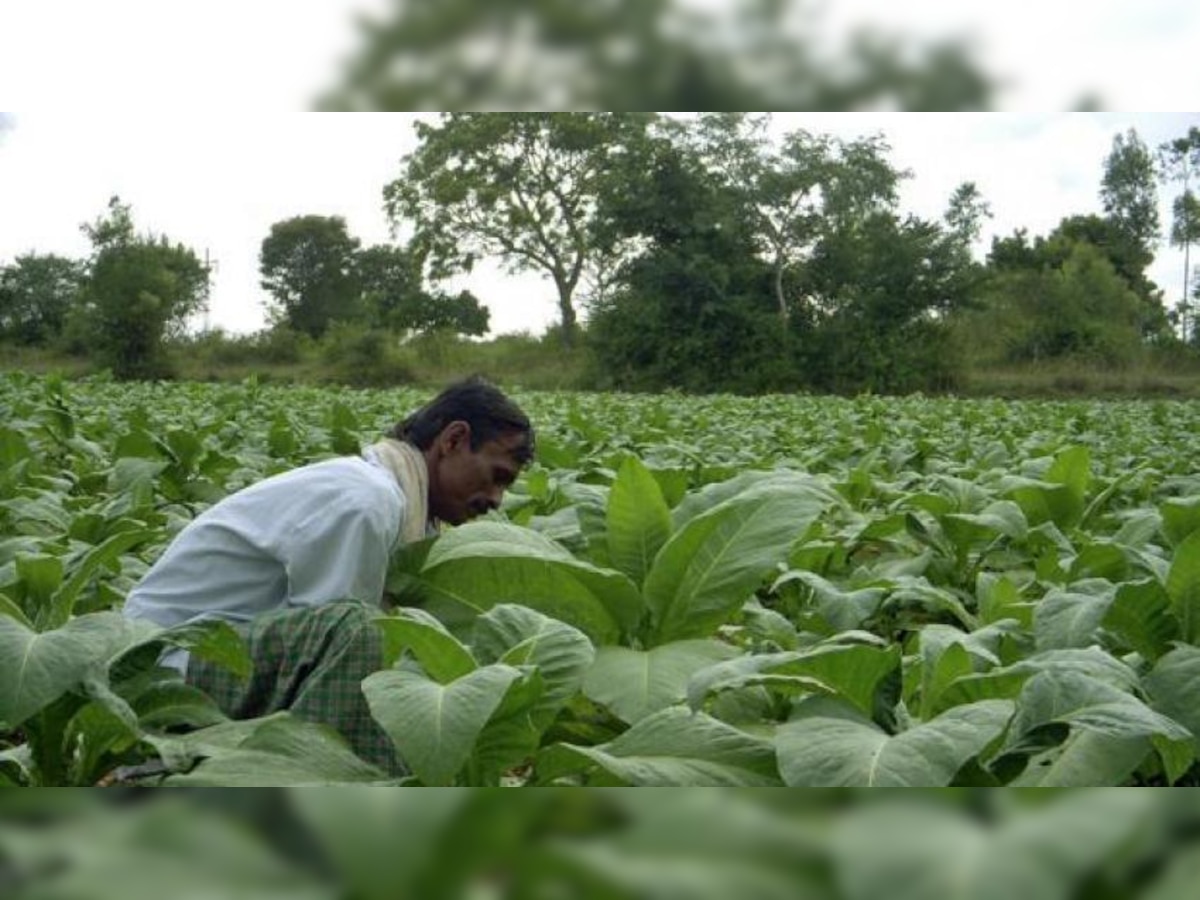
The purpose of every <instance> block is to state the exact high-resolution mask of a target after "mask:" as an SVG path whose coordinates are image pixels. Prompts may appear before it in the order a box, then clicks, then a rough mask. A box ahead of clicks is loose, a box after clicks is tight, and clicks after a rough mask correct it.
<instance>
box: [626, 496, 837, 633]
mask: <svg viewBox="0 0 1200 900" xmlns="http://www.w3.org/2000/svg"><path fill="white" fill-rule="evenodd" d="M828 503H829V502H828V499H827V498H826V497H825V496H824V494H823V493H821V492H818V491H815V490H813V489H812V488H811V486H810V484H809V483H808V482H807V481H797V482H789V481H784V480H778V481H771V482H767V483H766V484H760V485H758V486H757V487H755V488H752V489H750V490H748V491H745V492H743V493H741V494H738V495H735V496H734V497H732V498H731V499H729V500H726V501H725V502H724V503H721V504H718V505H717V506H715V507H713V508H712V509H710V510H708V511H707V512H704V513H702V514H700V515H698V516H696V517H695V518H693V519H691V520H690V521H689V522H688V523H687V524H686V525H684V526H683V527H682V528H681V529H680V530H679V531H678V532H676V533H675V534H674V535H673V536H672V537H671V539H670V540H669V541H668V542H667V543H666V544H665V545H664V546H663V548H662V550H661V551H660V552H659V555H658V558H657V559H655V561H654V567H653V568H652V569H651V570H650V573H649V574H648V575H647V576H646V585H645V596H646V604H647V606H648V607H649V609H650V613H651V617H652V620H653V632H652V643H654V644H663V643H666V642H668V641H673V640H679V639H681V638H691V637H707V636H709V635H710V634H712V633H713V632H714V631H715V630H716V628H717V627H718V626H719V625H721V624H722V623H723V622H725V621H726V620H727V619H728V618H729V616H730V615H731V614H732V613H733V612H734V611H735V610H737V609H738V608H739V607H740V606H741V605H742V604H743V603H744V602H745V600H746V598H747V597H748V596H749V595H750V594H751V593H752V592H753V591H754V589H755V588H756V587H758V585H759V584H760V583H761V582H762V580H763V578H764V577H766V575H767V574H768V573H769V572H770V571H771V569H772V568H773V567H774V566H775V565H777V564H778V563H780V562H782V561H784V560H786V558H787V551H788V548H789V547H791V545H792V543H793V542H794V541H795V540H796V539H797V538H798V537H799V536H800V535H801V534H803V533H804V531H805V530H806V529H807V528H808V526H809V525H810V524H811V523H812V522H813V520H814V519H816V517H817V516H818V515H820V514H821V512H822V511H823V510H824V509H826V508H827V506H828Z"/></svg>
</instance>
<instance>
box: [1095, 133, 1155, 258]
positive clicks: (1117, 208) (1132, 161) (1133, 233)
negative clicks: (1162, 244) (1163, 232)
mask: <svg viewBox="0 0 1200 900" xmlns="http://www.w3.org/2000/svg"><path fill="white" fill-rule="evenodd" d="M1157 175H1158V173H1157V171H1156V169H1155V164H1154V155H1153V154H1152V153H1151V152H1150V149H1149V148H1148V147H1147V146H1146V145H1145V144H1144V143H1143V142H1142V140H1141V138H1140V137H1138V133H1137V131H1136V130H1135V129H1133V128H1130V129H1129V131H1127V132H1126V133H1125V134H1123V135H1122V134H1117V135H1115V136H1114V137H1113V142H1112V151H1111V152H1110V153H1109V154H1108V157H1107V159H1105V161H1104V176H1103V178H1102V179H1101V182H1100V201H1101V203H1103V204H1104V212H1105V215H1106V216H1107V217H1108V220H1109V221H1110V222H1112V223H1113V225H1114V226H1115V228H1116V230H1117V232H1118V233H1119V234H1121V235H1122V236H1123V237H1124V238H1125V240H1126V241H1127V242H1128V243H1129V244H1130V245H1131V247H1133V248H1136V249H1137V250H1138V251H1140V255H1141V257H1143V258H1144V260H1145V262H1144V263H1143V264H1142V269H1145V267H1146V266H1148V265H1149V264H1150V262H1151V261H1152V260H1153V259H1154V249H1155V246H1156V245H1157V243H1158V240H1159V237H1160V229H1159V221H1158V192H1157V190H1156V188H1157Z"/></svg>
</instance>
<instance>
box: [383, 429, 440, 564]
mask: <svg viewBox="0 0 1200 900" xmlns="http://www.w3.org/2000/svg"><path fill="white" fill-rule="evenodd" d="M368 449H369V450H370V451H371V452H372V453H373V454H374V456H375V458H376V459H377V460H378V461H379V462H380V463H381V464H382V465H383V466H384V468H386V469H387V470H388V471H389V472H391V473H392V477H393V478H395V479H396V483H397V484H399V485H400V490H402V491H403V492H404V498H405V500H407V501H408V502H407V504H406V505H405V511H404V522H403V524H402V525H401V526H400V540H401V541H402V542H403V543H405V544H410V543H413V542H415V541H419V540H421V539H422V538H423V537H425V536H426V534H427V533H428V526H429V521H428V520H429V468H428V466H427V465H426V464H425V454H424V453H422V452H421V451H420V450H418V449H417V448H416V447H414V446H413V445H412V444H410V443H408V442H407V441H398V440H396V439H395V438H384V439H383V440H382V441H379V442H377V443H374V444H372V445H371V446H370V447H369V448H368Z"/></svg>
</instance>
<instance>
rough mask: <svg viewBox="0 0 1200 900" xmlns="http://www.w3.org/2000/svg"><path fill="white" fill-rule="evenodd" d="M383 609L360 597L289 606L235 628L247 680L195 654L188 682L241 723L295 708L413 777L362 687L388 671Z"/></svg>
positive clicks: (370, 757) (365, 754)
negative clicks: (245, 655) (246, 655)
mask: <svg viewBox="0 0 1200 900" xmlns="http://www.w3.org/2000/svg"><path fill="white" fill-rule="evenodd" d="M376 612H377V610H372V609H370V608H368V607H367V606H366V605H364V604H362V603H359V602H358V601H355V600H341V601H337V602H335V603H328V604H325V605H323V606H316V607H301V608H296V609H282V610H279V611H277V612H272V613H268V614H266V615H263V616H259V617H258V618H257V619H255V620H254V621H252V622H247V623H244V624H239V625H235V626H234V627H235V628H236V629H237V631H238V632H239V633H240V634H241V635H242V637H243V638H244V639H245V640H246V643H247V646H248V647H249V650H250V658H251V659H252V660H253V662H254V671H253V672H252V673H251V675H250V677H249V678H248V679H242V678H239V677H238V676H237V675H235V674H234V673H232V672H230V671H229V670H228V669H226V668H223V667H222V666H219V665H216V664H215V663H211V662H206V661H204V660H202V659H196V658H195V657H193V658H192V659H191V660H190V661H189V663H188V670H187V681H188V683H189V684H191V685H194V686H195V687H198V688H200V690H202V691H204V692H205V693H206V694H208V695H209V696H210V697H212V698H213V700H215V701H216V703H217V705H218V706H219V707H220V708H221V709H222V710H223V711H224V712H225V714H226V715H228V716H231V717H232V718H234V719H250V718H255V717H257V716H265V715H268V714H270V713H273V712H278V711H279V710H285V709H286V710H288V711H290V712H291V713H292V714H293V715H295V716H297V717H298V718H301V719H304V720H306V721H309V722H322V723H324V724H326V725H330V726H332V727H333V728H335V729H337V730H338V731H339V732H341V733H342V735H343V736H345V738H346V740H347V741H349V743H350V747H351V748H352V749H353V750H354V752H355V753H357V754H358V755H359V756H361V757H362V758H363V759H365V760H366V761H367V762H370V763H373V764H375V765H377V766H379V767H380V768H381V769H383V770H384V771H385V772H387V773H389V774H392V775H403V774H407V772H406V770H405V768H404V766H403V764H402V763H401V762H400V760H399V757H397V756H396V751H395V748H394V746H393V745H392V741H391V739H390V738H389V737H388V736H387V734H386V733H385V732H384V731H383V729H382V728H380V727H379V725H378V723H377V722H376V721H375V720H374V719H372V718H371V711H370V708H369V707H368V706H367V700H366V697H364V696H363V692H362V686H361V682H362V680H363V679H364V678H366V677H367V676H368V675H370V674H371V673H373V672H377V671H379V670H380V669H381V668H383V650H382V642H381V635H380V632H379V629H378V628H377V627H376V625H375V623H374V622H373V621H372V618H373V616H374V615H375V613H376Z"/></svg>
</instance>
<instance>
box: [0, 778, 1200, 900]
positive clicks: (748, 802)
mask: <svg viewBox="0 0 1200 900" xmlns="http://www.w3.org/2000/svg"><path fill="white" fill-rule="evenodd" d="M1196 799H1197V798H1196V796H1195V793H1194V792H1193V791H1191V790H1180V789H1176V790H1151V789H1142V790H1131V789H1120V788H1095V789H1080V790H1067V791H1038V790H997V789H986V788H979V789H957V790H941V791H938V790H928V791H912V790H909V791H875V792H871V791H861V790H820V791H805V792H796V791H784V790H770V789H761V790H760V789H724V788H687V789H641V790H635V789H608V790H600V789H597V790H589V791H579V790H571V789H548V790H544V791H532V792H516V791H508V790H505V789H468V788H462V789H443V790H428V791H402V790H393V789H386V788H356V787H343V788H309V789H296V790H291V791H285V790H266V789H264V790H240V791H239V790H228V789H226V790H210V791H196V792H189V791H174V790H163V791H146V790H124V789H113V790H102V791H90V792H82V791H53V792H50V791H45V792H40V793H35V792H20V793H17V792H10V793H7V794H5V795H2V796H0V896H3V897H5V898H10V900H25V898H39V900H48V898H56V900H57V898H71V900H108V898H114V900H115V898H118V897H119V898H121V900H143V898H145V900H151V898H155V900H157V898H160V897H163V896H170V897H172V898H173V900H193V898H194V900H199V898H201V897H204V898H209V897H238V898H260V897H261V898H271V897H280V898H282V897H284V896H286V897H288V898H290V900H308V898H313V900H316V898H331V900H332V898H337V900H384V898H394V900H401V898H407V897H412V898H420V900H442V898H445V900H450V898H466V900H490V898H520V900H557V898H583V900H589V898H596V900H624V898H650V900H675V898H680V900H682V898H697V900H709V898H711V900H727V898H730V897H737V898H739V900H759V898H761V900H774V898H779V900H785V898H787V900H794V898H814V900H816V898H821V900H823V898H828V900H841V898H845V900H868V898H875V897H879V896H889V897H891V898H893V900H926V898H928V900H935V898H936V900H942V898H946V897H951V896H953V897H955V898H962V900H991V898H996V900H1000V898H1011V897H1021V898H1023V900H1060V898H1061V900H1070V898H1081V900H1082V898H1088V900H1092V898H1105V900H1117V898H1126V897H1129V898H1134V897H1136V898H1146V900H1184V898H1191V897H1195V896H1196V894H1195V891H1196V884H1197V877H1198V876H1200V804H1197V803H1196Z"/></svg>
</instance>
